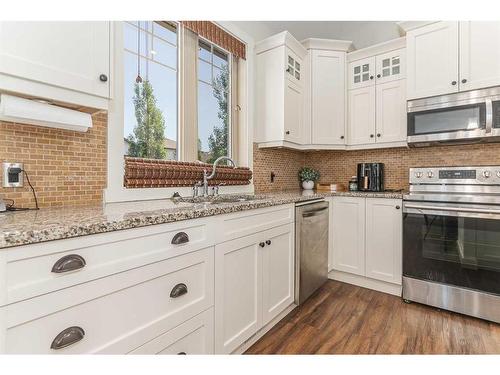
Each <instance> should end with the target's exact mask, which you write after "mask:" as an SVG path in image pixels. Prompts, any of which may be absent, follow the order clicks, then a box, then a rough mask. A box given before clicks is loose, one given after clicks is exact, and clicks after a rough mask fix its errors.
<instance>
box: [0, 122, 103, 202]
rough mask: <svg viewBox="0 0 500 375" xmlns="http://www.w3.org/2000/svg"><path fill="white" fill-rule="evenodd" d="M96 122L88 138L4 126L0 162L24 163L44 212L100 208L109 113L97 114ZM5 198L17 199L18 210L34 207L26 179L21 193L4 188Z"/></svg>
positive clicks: (0, 124) (0, 131)
mask: <svg viewBox="0 0 500 375" xmlns="http://www.w3.org/2000/svg"><path fill="white" fill-rule="evenodd" d="M92 122H93V126H92V128H91V129H89V130H88V131H87V132H86V133H80V132H74V131H68V130H61V129H52V128H47V127H40V126H32V125H24V124H14V123H9V122H0V161H1V162H4V161H7V162H22V163H24V168H25V169H26V171H27V172H28V174H29V177H30V180H31V182H32V184H33V186H34V187H35V190H36V192H37V196H38V201H39V205H40V207H54V206H75V205H87V204H100V203H102V193H103V189H104V188H105V187H106V158H107V146H106V138H107V114H105V113H99V114H95V115H93V116H92ZM0 186H1V185H0ZM0 197H2V198H4V199H14V200H15V204H16V206H18V207H33V206H34V200H33V196H32V193H31V190H30V188H29V186H28V184H27V182H26V179H25V181H24V186H23V187H22V188H0Z"/></svg>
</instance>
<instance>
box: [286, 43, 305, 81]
mask: <svg viewBox="0 0 500 375" xmlns="http://www.w3.org/2000/svg"><path fill="white" fill-rule="evenodd" d="M301 67H302V60H301V59H300V58H299V57H298V56H297V55H296V54H295V53H293V52H292V50H291V49H290V48H288V49H287V53H286V77H287V78H288V79H289V80H291V81H293V82H297V83H299V82H301V74H302V72H301Z"/></svg>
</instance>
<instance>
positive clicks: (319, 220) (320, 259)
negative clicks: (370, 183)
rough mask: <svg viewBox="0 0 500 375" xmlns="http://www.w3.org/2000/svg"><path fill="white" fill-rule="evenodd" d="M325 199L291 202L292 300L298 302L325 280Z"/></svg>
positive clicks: (326, 229) (326, 223) (326, 272)
mask: <svg viewBox="0 0 500 375" xmlns="http://www.w3.org/2000/svg"><path fill="white" fill-rule="evenodd" d="M328 217H329V215H328V202H326V201H325V200H313V201H307V202H301V203H297V204H296V205H295V303H297V304H299V305H300V304H301V303H303V302H304V301H305V300H306V299H307V298H309V297H310V296H311V294H313V293H314V292H315V291H316V290H317V289H318V288H319V287H320V286H322V285H323V284H324V283H325V282H326V280H327V279H328Z"/></svg>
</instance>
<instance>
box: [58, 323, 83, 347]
mask: <svg viewBox="0 0 500 375" xmlns="http://www.w3.org/2000/svg"><path fill="white" fill-rule="evenodd" d="M84 336H85V331H84V330H83V328H81V327H69V328H66V329H65V330H64V331H62V332H61V333H59V334H58V335H57V336H56V338H55V339H54V340H53V341H52V344H51V345H50V349H54V350H59V349H62V348H66V347H67V346H70V345H73V344H76V343H77V342H78V341H80V340H82V339H83V337H84Z"/></svg>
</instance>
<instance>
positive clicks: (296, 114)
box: [284, 78, 304, 144]
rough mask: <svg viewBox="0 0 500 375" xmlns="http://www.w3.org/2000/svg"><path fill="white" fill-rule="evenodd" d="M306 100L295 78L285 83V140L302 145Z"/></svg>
mask: <svg viewBox="0 0 500 375" xmlns="http://www.w3.org/2000/svg"><path fill="white" fill-rule="evenodd" d="M303 110H304V98H303V89H302V86H300V85H299V84H297V83H296V82H295V78H290V79H287V80H286V82H285V108H284V118H285V121H284V126H285V134H284V140H285V141H287V142H293V143H297V144H300V143H302V142H303V137H304V115H303Z"/></svg>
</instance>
